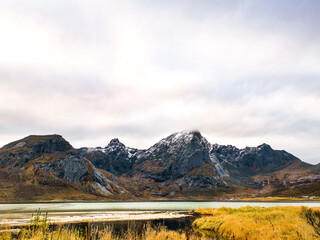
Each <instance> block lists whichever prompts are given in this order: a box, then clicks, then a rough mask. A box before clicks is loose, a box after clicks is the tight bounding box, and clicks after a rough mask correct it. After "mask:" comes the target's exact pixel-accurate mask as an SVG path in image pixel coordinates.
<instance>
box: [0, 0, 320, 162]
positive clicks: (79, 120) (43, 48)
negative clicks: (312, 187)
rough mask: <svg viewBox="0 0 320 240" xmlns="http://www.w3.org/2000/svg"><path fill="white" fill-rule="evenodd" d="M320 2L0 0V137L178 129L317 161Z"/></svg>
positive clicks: (74, 139)
mask: <svg viewBox="0 0 320 240" xmlns="http://www.w3.org/2000/svg"><path fill="white" fill-rule="evenodd" d="M319 12H320V1H317V0H314V1H313V0H308V1H306V0H290V1H279V0H264V1H262V0H248V1H225V0H220V1H215V0H198V1H191V0H184V1H179V0H161V1H159V0H145V1H143V0H141V1H139V0H135V1H133V0H132V1H131V0H114V1H108V0H101V1H92V0H90V1H80V0H55V1H49V0H48V1H45V0H28V1H25V0H24V1H18V0H7V1H5V0H0V145H4V144H6V143H8V142H11V141H13V140H16V139H20V138H22V137H25V136H27V135H30V134H52V133H57V134H61V135H63V136H64V138H66V139H67V140H68V141H69V142H70V143H71V144H72V145H73V146H75V147H81V146H102V147H103V146H105V145H107V144H108V142H109V141H110V140H111V139H112V138H114V137H117V138H119V139H120V141H122V142H123V143H125V144H126V145H128V146H131V147H137V148H148V147H149V146H151V145H152V144H154V143H155V142H156V141H158V140H160V139H161V138H163V137H166V136H167V135H169V134H171V133H173V132H177V131H181V130H195V129H197V130H200V131H201V133H202V135H203V136H204V137H206V138H207V139H208V140H209V141H210V142H211V143H220V144H232V145H235V146H237V147H245V146H257V145H259V144H261V143H263V142H266V143H268V144H270V145H271V146H272V147H273V148H275V149H285V150H287V151H289V152H291V153H293V154H294V155H296V156H297V157H299V158H300V159H302V160H304V161H307V162H310V163H319V162H320V27H319V26H320V14H319Z"/></svg>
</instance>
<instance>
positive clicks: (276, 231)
mask: <svg viewBox="0 0 320 240" xmlns="http://www.w3.org/2000/svg"><path fill="white" fill-rule="evenodd" d="M196 212H198V213H201V214H202V215H203V216H202V217H201V218H199V219H197V220H195V222H194V223H193V226H194V228H196V229H198V230H199V231H200V232H201V231H203V232H208V231H209V232H213V233H215V234H217V235H219V236H221V237H222V239H226V240H229V239H237V240H261V239H264V240H289V239H290V240H295V239H296V240H301V239H305V240H312V239H319V236H320V235H319V233H320V212H319V211H318V210H314V209H309V208H301V207H271V208H263V207H243V208H239V209H232V208H219V209H198V210H197V211H196Z"/></svg>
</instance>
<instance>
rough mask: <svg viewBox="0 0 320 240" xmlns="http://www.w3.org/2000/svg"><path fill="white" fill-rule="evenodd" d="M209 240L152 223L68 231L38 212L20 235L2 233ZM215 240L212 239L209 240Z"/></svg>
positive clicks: (26, 238)
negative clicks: (119, 229) (138, 225)
mask: <svg viewBox="0 0 320 240" xmlns="http://www.w3.org/2000/svg"><path fill="white" fill-rule="evenodd" d="M11 239H19V240H53V239H54V240H98V239H99V240H122V239H126V240H176V239H180V240H200V239H203V240H207V239H209V238H207V237H205V236H201V234H199V233H196V232H194V231H192V229H189V228H187V229H184V230H183V231H171V230H168V229H167V228H166V227H164V226H158V227H152V226H151V224H150V223H148V224H146V225H145V226H143V227H142V228H141V229H135V228H132V226H128V229H127V230H126V231H122V232H120V233H119V232H115V231H114V230H113V229H112V228H111V227H109V226H106V227H104V228H102V229H98V228H94V227H92V226H91V224H88V227H86V228H85V229H78V228H69V227H67V226H62V225H61V226H55V227H53V226H50V224H49V223H48V221H47V214H41V212H40V211H37V212H36V213H35V214H34V215H33V217H32V219H31V221H30V224H29V226H27V227H26V228H23V229H21V231H19V232H18V233H14V232H12V231H10V229H9V228H7V229H2V230H1V231H0V240H11ZM210 239H212V238H210Z"/></svg>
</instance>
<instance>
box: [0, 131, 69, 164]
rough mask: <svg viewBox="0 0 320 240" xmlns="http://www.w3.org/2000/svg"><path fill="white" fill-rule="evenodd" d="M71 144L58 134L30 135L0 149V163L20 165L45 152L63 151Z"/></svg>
mask: <svg viewBox="0 0 320 240" xmlns="http://www.w3.org/2000/svg"><path fill="white" fill-rule="evenodd" d="M72 149H73V148H72V146H71V145H70V143H69V142H67V141H66V140H65V139H64V138H63V137H62V136H60V135H45V136H35V135H31V136H28V137H26V138H23V139H21V140H18V141H15V142H12V143H9V144H7V145H5V146H3V147H2V148H1V149H0V165H6V166H10V165H11V166H13V167H22V166H23V165H24V164H26V163H27V162H28V161H30V160H33V159H36V158H38V157H40V156H41V155H43V154H46V153H55V152H65V151H69V150H72Z"/></svg>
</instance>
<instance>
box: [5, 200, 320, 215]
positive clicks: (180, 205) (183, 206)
mask: <svg viewBox="0 0 320 240" xmlns="http://www.w3.org/2000/svg"><path fill="white" fill-rule="evenodd" d="M245 206H252V207H257V206H258V207H274V206H307V207H320V202H209V201H208V202H197V201H195V202H192V201H187V202H185V201H181V202H180V201H171V202H168V201H161V202H65V203H14V204H11V203H6V204H0V212H2V213H10V212H11V213H17V212H34V211H35V210H37V209H39V208H40V209H41V211H43V212H44V211H45V212H77V211H130V210H131V211H139V210H154V211H157V210H159V211H163V210H181V211H188V210H195V209H197V208H220V207H230V208H239V207H245Z"/></svg>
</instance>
